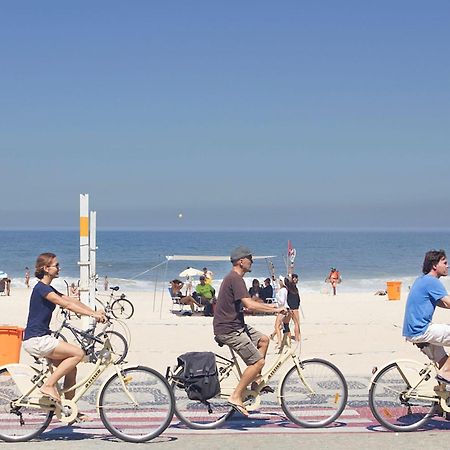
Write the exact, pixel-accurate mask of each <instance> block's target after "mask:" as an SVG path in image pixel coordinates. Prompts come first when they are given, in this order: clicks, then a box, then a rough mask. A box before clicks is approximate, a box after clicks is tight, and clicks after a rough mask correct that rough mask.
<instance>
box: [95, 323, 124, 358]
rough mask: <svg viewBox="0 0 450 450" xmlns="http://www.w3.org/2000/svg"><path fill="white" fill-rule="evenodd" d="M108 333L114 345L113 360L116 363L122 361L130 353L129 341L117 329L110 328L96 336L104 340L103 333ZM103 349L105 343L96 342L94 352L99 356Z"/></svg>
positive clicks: (112, 345)
mask: <svg viewBox="0 0 450 450" xmlns="http://www.w3.org/2000/svg"><path fill="white" fill-rule="evenodd" d="M104 334H106V335H107V336H108V338H109V342H110V343H111V347H112V352H111V353H112V355H111V358H112V361H113V363H114V364H119V363H121V362H122V361H123V360H124V359H125V357H126V356H127V354H128V343H127V341H126V339H125V338H124V337H123V336H122V335H121V334H120V333H118V332H117V331H113V330H108V331H105V332H103V333H100V334H98V335H97V336H96V338H97V339H101V340H102V341H103V340H104V338H103V335H104ZM102 349H103V344H101V343H100V342H94V354H95V356H96V357H97V358H98V356H99V353H100V351H101V350H102Z"/></svg>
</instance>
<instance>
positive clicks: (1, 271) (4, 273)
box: [0, 270, 8, 280]
mask: <svg viewBox="0 0 450 450" xmlns="http://www.w3.org/2000/svg"><path fill="white" fill-rule="evenodd" d="M2 278H8V274H7V273H6V272H3V270H0V280H1V279H2Z"/></svg>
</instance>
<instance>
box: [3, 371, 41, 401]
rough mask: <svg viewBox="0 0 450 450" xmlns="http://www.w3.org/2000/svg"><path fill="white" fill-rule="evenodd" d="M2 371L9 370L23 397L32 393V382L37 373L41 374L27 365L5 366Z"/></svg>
mask: <svg viewBox="0 0 450 450" xmlns="http://www.w3.org/2000/svg"><path fill="white" fill-rule="evenodd" d="M0 369H7V370H8V372H9V373H10V374H11V376H12V378H13V380H14V382H15V383H16V385H17V387H18V388H19V390H20V392H21V394H22V395H25V394H26V393H27V392H30V390H31V389H32V388H33V387H34V384H33V382H32V381H31V380H32V378H33V377H34V376H35V375H36V374H37V373H39V371H38V370H37V369H34V368H33V367H31V366H28V365H27V364H16V363H12V364H5V365H4V366H1V367H0ZM37 392H39V391H37ZM39 395H41V394H39Z"/></svg>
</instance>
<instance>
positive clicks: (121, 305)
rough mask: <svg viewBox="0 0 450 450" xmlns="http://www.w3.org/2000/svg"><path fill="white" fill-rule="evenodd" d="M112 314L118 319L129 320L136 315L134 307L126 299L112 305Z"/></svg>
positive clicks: (118, 300)
mask: <svg viewBox="0 0 450 450" xmlns="http://www.w3.org/2000/svg"><path fill="white" fill-rule="evenodd" d="M111 313H112V315H113V316H114V317H115V318H116V319H129V318H130V317H131V316H132V315H133V314H134V306H133V304H132V303H131V302H130V301H129V300H127V299H126V298H118V299H117V300H114V301H113V302H112V304H111Z"/></svg>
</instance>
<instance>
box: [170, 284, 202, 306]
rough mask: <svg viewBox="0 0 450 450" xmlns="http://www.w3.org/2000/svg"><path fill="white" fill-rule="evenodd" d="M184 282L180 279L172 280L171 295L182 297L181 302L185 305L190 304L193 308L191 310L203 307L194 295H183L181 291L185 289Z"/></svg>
mask: <svg viewBox="0 0 450 450" xmlns="http://www.w3.org/2000/svg"><path fill="white" fill-rule="evenodd" d="M183 286H184V283H183V282H182V281H180V280H178V279H176V278H175V279H174V280H172V281H171V282H170V289H171V295H172V297H178V298H179V299H180V302H181V303H182V304H183V305H189V306H190V308H191V311H192V312H194V310H195V307H196V306H197V307H198V308H201V306H202V305H201V304H200V303H198V302H196V301H195V299H194V297H192V296H190V295H183V294H182V292H181V289H183Z"/></svg>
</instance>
